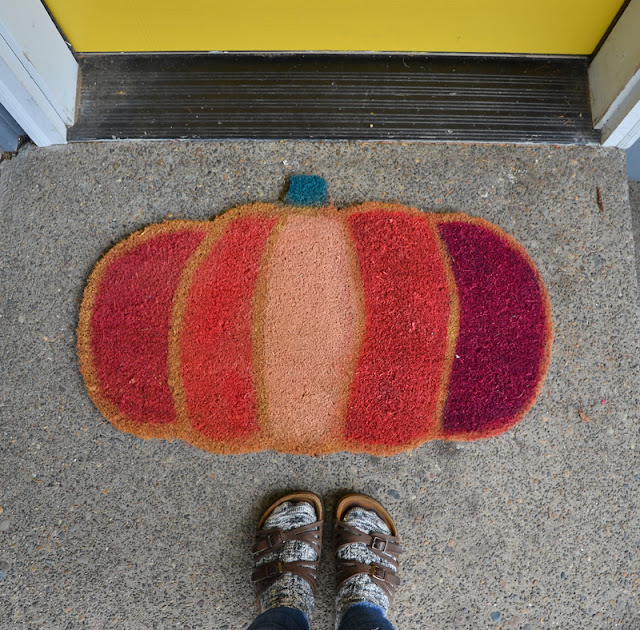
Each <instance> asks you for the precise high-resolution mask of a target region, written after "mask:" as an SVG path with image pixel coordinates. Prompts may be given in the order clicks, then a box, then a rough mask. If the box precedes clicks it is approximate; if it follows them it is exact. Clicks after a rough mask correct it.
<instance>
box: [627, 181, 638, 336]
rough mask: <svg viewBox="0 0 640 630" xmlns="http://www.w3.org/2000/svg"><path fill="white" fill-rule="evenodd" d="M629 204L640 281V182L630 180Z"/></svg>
mask: <svg viewBox="0 0 640 630" xmlns="http://www.w3.org/2000/svg"><path fill="white" fill-rule="evenodd" d="M629 204H630V206H631V222H632V225H633V240H634V241H635V245H636V274H637V277H638V283H640V182H632V181H630V182H629ZM639 325H640V322H639Z"/></svg>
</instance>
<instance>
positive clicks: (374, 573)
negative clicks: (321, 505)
mask: <svg viewBox="0 0 640 630" xmlns="http://www.w3.org/2000/svg"><path fill="white" fill-rule="evenodd" d="M353 507H361V508H363V509H365V510H372V511H374V512H375V513H376V514H377V515H378V516H379V517H380V518H381V519H382V520H383V521H384V522H385V523H386V524H387V527H388V528H389V531H390V532H391V535H389V534H383V533H382V532H374V533H373V534H365V533H363V532H362V531H360V530H359V529H356V528H355V527H351V526H350V525H347V524H346V523H345V522H344V521H343V520H342V519H343V518H344V515H345V514H346V513H347V512H348V511H349V510H350V509H351V508H353ZM333 536H334V538H333V549H334V553H336V554H337V553H338V550H339V549H340V548H341V547H344V546H345V545H350V544H352V543H365V544H366V545H367V547H369V549H370V550H371V551H373V553H375V554H376V555H377V556H378V557H379V558H382V559H384V560H385V561H386V562H388V563H389V564H390V565H391V567H393V568H390V567H388V566H385V565H384V564H378V563H376V562H374V563H372V564H362V563H361V562H356V561H355V560H342V559H340V558H338V557H337V556H336V589H340V586H341V585H342V584H343V582H345V581H346V580H348V579H349V578H350V577H353V576H354V575H357V574H358V573H366V574H368V575H369V576H370V577H371V579H372V581H373V583H374V584H376V585H377V586H379V587H380V588H381V589H382V590H383V591H384V593H385V594H386V596H387V597H388V598H389V605H391V603H392V602H393V596H394V595H395V591H396V589H397V587H398V586H399V585H400V578H399V577H398V555H399V554H401V553H402V547H401V546H400V539H399V538H398V532H397V530H396V526H395V523H394V522H393V519H392V518H391V516H390V515H389V513H388V512H387V510H385V509H384V507H382V505H381V504H380V503H378V502H377V501H376V500H375V499H372V498H371V497H368V496H367V495H366V494H348V495H346V496H344V497H342V499H340V501H339V502H338V505H337V506H336V516H335V524H334V533H333Z"/></svg>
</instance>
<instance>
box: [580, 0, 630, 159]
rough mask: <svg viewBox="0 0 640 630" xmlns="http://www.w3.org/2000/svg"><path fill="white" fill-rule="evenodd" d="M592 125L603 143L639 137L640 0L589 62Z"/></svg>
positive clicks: (626, 144)
mask: <svg viewBox="0 0 640 630" xmlns="http://www.w3.org/2000/svg"><path fill="white" fill-rule="evenodd" d="M589 85H590V87H591V111H592V114H593V125H594V127H595V128H596V129H600V130H601V131H602V140H601V141H602V144H603V145H604V146H607V147H619V148H621V149H628V148H629V147H630V146H631V145H632V144H634V142H636V140H638V139H640V0H631V2H630V3H629V5H628V6H627V8H626V9H625V11H624V13H623V14H622V16H621V17H620V20H619V21H618V23H617V24H616V25H615V26H614V27H613V30H612V31H611V33H610V34H609V36H608V37H607V39H606V40H605V42H604V44H603V45H602V48H601V49H600V51H599V52H598V54H597V55H596V56H595V58H594V60H593V61H592V62H591V65H590V66H589Z"/></svg>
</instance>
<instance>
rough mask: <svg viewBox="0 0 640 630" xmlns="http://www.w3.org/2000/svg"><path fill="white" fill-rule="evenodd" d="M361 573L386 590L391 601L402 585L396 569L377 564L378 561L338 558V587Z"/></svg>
mask: <svg viewBox="0 0 640 630" xmlns="http://www.w3.org/2000/svg"><path fill="white" fill-rule="evenodd" d="M361 573H364V574H366V575H368V576H369V577H370V578H371V580H372V581H373V583H374V584H376V585H378V586H379V587H380V588H381V589H382V590H383V591H384V592H385V595H386V596H387V598H388V599H389V603H391V602H392V601H393V596H394V594H395V590H396V588H397V587H398V586H399V585H400V578H399V577H398V575H397V573H396V571H395V570H394V569H392V568H390V567H386V566H384V565H382V564H377V563H376V562H373V563H372V564H363V563H362V562H356V561H355V560H338V562H337V566H336V583H337V585H338V588H340V586H341V585H342V583H343V582H345V581H346V580H348V579H349V578H351V577H353V576H354V575H358V574H361Z"/></svg>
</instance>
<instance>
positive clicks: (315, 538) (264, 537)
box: [252, 521, 322, 563]
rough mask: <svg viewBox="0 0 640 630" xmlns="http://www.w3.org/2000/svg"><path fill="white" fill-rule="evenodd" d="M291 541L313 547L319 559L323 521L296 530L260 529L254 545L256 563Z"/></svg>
mask: <svg viewBox="0 0 640 630" xmlns="http://www.w3.org/2000/svg"><path fill="white" fill-rule="evenodd" d="M289 541H299V542H303V543H307V544H308V545H311V546H312V547H313V548H314V549H315V551H316V553H317V554H318V557H320V551H321V546H322V521H316V522H315V523H309V525H302V526H301V527H296V528H294V529H286V530H285V529H281V528H279V527H273V528H270V529H259V530H258V531H257V532H256V537H255V543H254V545H253V548H252V551H253V561H254V563H255V562H257V561H258V560H260V559H261V558H263V557H264V556H266V555H267V554H270V553H273V552H276V551H278V550H279V549H281V548H282V547H283V546H284V544H285V543H287V542H289Z"/></svg>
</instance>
